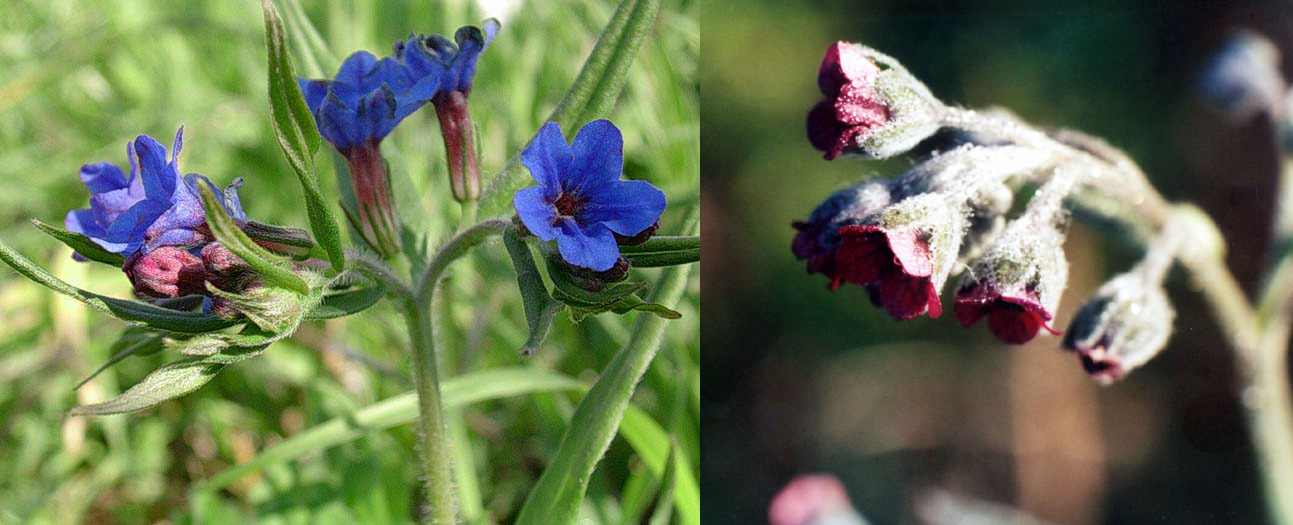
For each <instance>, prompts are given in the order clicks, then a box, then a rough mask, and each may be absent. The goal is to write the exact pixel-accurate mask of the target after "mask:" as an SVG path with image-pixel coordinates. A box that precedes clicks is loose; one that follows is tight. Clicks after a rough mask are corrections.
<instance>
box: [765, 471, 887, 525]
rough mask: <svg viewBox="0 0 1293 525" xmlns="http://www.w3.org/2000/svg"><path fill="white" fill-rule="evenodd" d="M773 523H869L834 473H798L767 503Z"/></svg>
mask: <svg viewBox="0 0 1293 525" xmlns="http://www.w3.org/2000/svg"><path fill="white" fill-rule="evenodd" d="M768 523H770V524H771V525H866V520H865V519H863V518H862V516H861V515H859V514H858V513H857V511H856V510H854V509H853V504H852V503H849V495H848V493H847V492H845V490H844V485H842V484H840V481H839V480H838V479H835V477H834V476H830V475H825V474H816V475H810V476H799V477H797V478H795V479H793V480H791V481H790V484H788V485H786V487H785V488H783V489H781V492H778V493H777V496H776V497H774V498H773V499H772V504H771V505H769V506H768Z"/></svg>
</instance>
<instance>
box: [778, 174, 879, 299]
mask: <svg viewBox="0 0 1293 525" xmlns="http://www.w3.org/2000/svg"><path fill="white" fill-rule="evenodd" d="M889 190H890V186H889V183H888V181H873V182H864V183H862V184H858V185H856V186H852V187H849V188H845V189H843V190H840V191H837V192H835V193H834V194H832V195H831V196H830V197H827V198H826V200H825V201H823V202H822V203H821V204H819V205H817V208H815V209H814V210H813V212H812V214H810V215H809V216H808V220H807V221H806V222H804V221H796V222H794V223H793V224H792V226H793V227H794V228H795V229H796V230H798V231H799V233H798V234H796V235H795V240H794V242H793V243H792V244H791V246H790V249H791V251H792V252H794V254H795V257H796V258H799V259H808V273H821V274H823V275H825V276H826V277H827V278H829V279H830V280H831V283H830V287H831V289H832V290H834V289H836V288H839V285H840V284H841V282H842V279H841V278H840V276H839V272H837V271H836V269H835V250H836V249H838V248H839V246H840V236H839V234H838V232H839V229H840V228H842V227H844V226H848V225H852V224H861V223H862V222H863V221H864V220H866V219H868V218H870V217H871V216H873V215H876V214H879V213H880V212H882V211H884V208H885V207H886V206H888V205H889V204H890V202H891V200H892V196H891V195H890V191H889Z"/></svg>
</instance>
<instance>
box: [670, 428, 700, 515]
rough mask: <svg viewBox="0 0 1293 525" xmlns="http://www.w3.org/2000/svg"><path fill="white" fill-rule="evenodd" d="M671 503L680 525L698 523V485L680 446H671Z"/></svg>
mask: <svg viewBox="0 0 1293 525" xmlns="http://www.w3.org/2000/svg"><path fill="white" fill-rule="evenodd" d="M671 466H672V468H673V505H674V507H676V508H677V509H678V518H679V519H680V522H681V523H682V525H700V486H699V485H697V483H696V473H695V472H692V470H691V462H690V461H688V460H687V454H686V453H685V452H683V450H682V447H679V446H676V444H675V446H674V447H673V464H672V465H671Z"/></svg>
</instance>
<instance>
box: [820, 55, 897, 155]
mask: <svg viewBox="0 0 1293 525" xmlns="http://www.w3.org/2000/svg"><path fill="white" fill-rule="evenodd" d="M879 74H880V68H879V66H877V65H876V63H875V62H874V61H872V60H871V59H870V58H867V56H866V55H864V54H862V51H861V50H860V49H859V48H858V47H857V46H855V45H853V44H850V43H848V42H836V43H834V44H832V45H831V47H829V48H827V49H826V56H825V57H824V58H822V65H821V68H820V69H819V70H818V72H817V86H818V87H819V88H820V89H821V90H822V94H823V95H826V99H825V100H822V101H821V102H818V103H817V105H816V106H814V107H813V109H812V111H809V112H808V140H809V142H812V144H813V147H814V148H817V149H819V150H821V151H823V152H825V155H823V156H824V157H825V158H826V160H832V159H834V158H835V157H836V156H838V155H839V154H840V153H841V152H843V151H844V150H845V149H848V148H849V147H852V146H854V145H856V144H857V143H859V142H860V140H861V139H862V138H865V137H866V136H867V135H869V134H870V133H871V132H872V130H874V129H876V128H877V127H879V126H881V125H883V124H884V123H885V122H888V121H889V108H888V107H887V106H886V105H885V104H884V103H882V102H881V101H880V99H879V97H878V96H877V95H876V91H875V81H876V77H877V76H879Z"/></svg>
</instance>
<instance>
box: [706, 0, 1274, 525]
mask: <svg viewBox="0 0 1293 525" xmlns="http://www.w3.org/2000/svg"><path fill="white" fill-rule="evenodd" d="M701 16H702V22H703V27H704V34H705V47H704V50H703V53H702V59H701V82H702V84H703V85H704V94H703V97H702V104H701V109H702V111H701V120H702V122H703V123H704V125H703V131H702V154H701V159H702V165H703V173H702V177H701V180H702V192H701V193H702V200H703V206H702V211H703V216H704V218H705V222H704V235H705V238H706V239H707V240H706V241H705V258H706V261H707V262H706V266H705V267H704V274H703V276H702V279H703V281H704V282H705V287H706V290H705V294H704V297H703V298H702V301H701V304H702V310H703V311H704V313H705V321H704V322H705V330H704V333H703V335H702V343H703V345H704V347H705V353H704V354H703V357H702V359H701V377H702V383H703V384H704V392H705V394H704V402H703V404H702V418H701V428H702V436H703V439H702V441H703V443H704V453H705V454H704V456H703V458H702V463H701V491H702V494H703V495H704V498H703V509H704V515H705V520H706V522H708V523H734V524H736V523H741V524H744V523H759V522H763V521H765V520H766V519H767V518H766V516H767V514H766V513H767V504H768V502H769V501H770V500H771V498H772V496H773V495H774V494H775V493H776V491H777V490H778V489H779V488H781V487H782V486H784V485H785V484H786V483H787V482H788V481H789V480H790V479H791V477H792V476H794V475H796V474H803V473H810V472H828V473H832V474H834V475H836V476H838V477H839V478H840V479H841V480H842V481H843V482H844V484H845V486H847V487H848V489H849V491H850V495H851V496H852V498H853V500H854V502H855V503H856V505H857V507H858V509H859V510H860V511H861V512H862V513H863V514H864V515H865V516H867V518H868V519H870V520H872V522H873V523H878V524H888V523H910V522H916V523H922V522H929V523H952V522H956V517H955V516H954V519H952V520H950V521H948V520H946V519H942V520H940V519H939V518H937V517H935V516H933V514H931V513H934V511H936V510H938V509H937V508H934V507H936V505H932V504H929V502H933V501H938V500H937V498H934V499H931V498H930V495H931V494H935V492H933V491H934V490H944V491H948V492H950V493H952V494H955V495H956V496H958V497H960V498H966V499H973V500H981V501H989V502H994V503H1000V504H1005V505H1008V506H1011V507H1016V508H1018V509H1020V510H1023V511H1024V512H1027V513H1028V514H1030V515H1032V516H1035V517H1037V518H1041V519H1044V520H1049V521H1052V522H1056V523H1077V524H1081V523H1127V524H1138V523H1149V522H1153V523H1260V522H1263V520H1264V511H1263V508H1262V502H1261V501H1260V490H1259V487H1258V485H1257V480H1256V478H1255V471H1254V467H1253V461H1254V460H1253V455H1252V451H1251V449H1250V447H1249V443H1248V438H1247V434H1246V430H1245V423H1244V420H1243V416H1242V412H1241V404H1240V403H1241V393H1240V392H1238V391H1237V389H1236V380H1235V377H1234V372H1235V371H1234V366H1233V362H1232V360H1231V358H1230V355H1229V351H1228V350H1227V348H1226V347H1225V345H1224V344H1223V343H1222V342H1221V341H1220V340H1219V337H1218V333H1217V329H1216V326H1215V324H1214V323H1213V322H1212V321H1211V320H1210V319H1209V318H1208V317H1207V316H1206V313H1205V309H1204V308H1203V307H1202V305H1201V303H1200V301H1199V299H1198V297H1197V296H1196V295H1194V294H1192V293H1190V291H1189V290H1188V286H1186V285H1185V284H1184V283H1183V282H1182V281H1183V280H1182V279H1180V276H1177V277H1176V278H1175V279H1173V280H1172V281H1171V283H1172V284H1171V289H1170V292H1171V295H1172V298H1173V300H1174V301H1175V303H1176V307H1177V311H1178V317H1177V322H1176V334H1175V336H1174V338H1173V340H1172V342H1171V344H1170V346H1169V347H1168V348H1167V349H1166V350H1165V351H1164V352H1163V353H1162V354H1161V355H1159V357H1157V358H1156V359H1154V360H1153V361H1152V362H1151V363H1149V364H1148V365H1147V366H1145V367H1144V368H1143V369H1141V370H1139V371H1136V372H1134V373H1132V374H1131V375H1130V376H1129V378H1128V379H1126V380H1125V381H1123V382H1122V383H1121V384H1118V385H1114V386H1112V387H1108V388H1099V387H1097V386H1096V385H1095V384H1094V383H1093V382H1091V381H1090V380H1089V379H1088V378H1087V377H1086V374H1085V373H1084V372H1083V371H1082V368H1081V366H1080V365H1079V363H1078V360H1077V358H1076V357H1075V356H1072V355H1069V354H1066V353H1064V352H1062V351H1060V350H1058V345H1059V338H1055V337H1040V338H1038V340H1036V341H1034V342H1033V343H1032V344H1029V345H1026V346H1023V347H1009V346H1006V345H1002V344H999V343H997V342H996V341H995V340H994V339H993V338H992V337H991V336H990V334H988V333H987V330H986V329H985V328H984V327H983V326H982V325H980V326H976V327H974V328H972V329H970V330H968V331H967V330H964V329H962V328H961V327H960V326H959V325H958V324H957V323H956V322H955V321H954V320H953V319H951V318H950V316H945V317H944V318H940V319H936V320H934V319H929V318H928V317H921V318H918V319H916V320H912V321H907V322H901V323H899V322H895V321H892V320H891V319H889V318H888V317H887V316H885V315H884V314H883V313H882V312H881V311H880V310H878V309H876V308H874V307H873V306H871V304H870V303H869V302H868V301H867V299H866V296H865V293H864V291H863V290H861V289H860V288H858V287H843V288H841V289H840V290H839V291H837V292H835V293H831V292H829V291H828V290H827V288H826V284H827V283H826V280H825V278H823V277H822V276H821V275H808V274H807V273H805V269H804V262H803V261H797V260H795V258H794V256H793V255H792V254H791V253H790V243H791V239H792V238H793V234H794V230H792V229H791V227H790V223H791V222H792V221H794V220H803V219H804V218H805V217H806V216H807V215H808V213H809V212H810V211H811V210H812V209H813V207H814V206H816V205H817V203H818V202H820V201H821V200H823V199H824V198H825V197H826V196H827V195H829V194H830V193H831V192H832V191H834V190H836V189H839V188H841V187H843V186H845V185H848V184H852V183H854V182H856V181H858V180H862V179H865V178H868V177H875V176H885V177H887V176H892V175H896V174H898V173H900V172H902V171H903V170H905V169H906V168H907V167H908V166H910V165H911V163H912V161H911V160H910V159H896V160H891V161H886V162H863V161H858V160H854V159H839V160H836V161H834V162H825V161H823V160H822V158H821V153H820V152H818V151H816V150H814V149H813V148H812V147H811V146H810V145H809V143H808V141H807V139H806V136H805V117H806V115H807V112H808V109H809V108H811V107H812V106H813V104H814V103H816V102H817V100H819V99H820V97H821V95H820V93H819V91H818V89H817V86H816V73H817V68H818V64H819V63H820V61H821V58H822V54H823V52H824V50H825V49H826V47H827V46H828V45H830V44H831V43H833V42H835V41H836V40H848V41H854V42H861V43H864V44H866V45H869V46H872V47H875V48H877V49H879V50H880V51H882V52H884V53H887V54H890V55H892V56H894V57H896V58H898V59H899V60H900V61H902V63H903V64H905V65H906V66H907V68H908V69H910V70H911V71H912V72H913V73H914V74H915V75H916V76H917V77H918V78H920V79H922V80H924V81H925V82H926V83H927V84H928V85H929V87H930V88H931V89H932V91H933V92H934V94H935V95H937V96H939V97H940V98H941V99H943V100H944V101H946V102H948V103H950V104H958V105H962V106H965V107H987V106H994V105H1000V106H1005V107H1008V108H1010V109H1012V110H1014V111H1015V112H1017V113H1018V114H1019V115H1020V116H1022V117H1023V118H1024V119H1025V120H1028V121H1031V122H1033V123H1036V124H1039V125H1047V126H1065V127H1072V128H1075V129H1079V130H1082V131H1085V132H1088V133H1091V134H1094V135H1096V136H1101V137H1104V138H1106V139H1108V140H1109V141H1110V142H1111V143H1113V144H1114V145H1116V146H1119V147H1121V148H1124V149H1125V150H1126V151H1127V152H1128V153H1130V154H1131V155H1132V157H1134V158H1135V159H1136V160H1137V161H1138V162H1140V163H1141V165H1142V166H1143V167H1144V168H1145V171H1146V172H1147V173H1148V174H1149V175H1150V177H1151V179H1152V180H1153V181H1154V183H1155V185H1157V186H1158V187H1159V188H1160V189H1161V190H1162V191H1163V192H1164V193H1165V194H1166V195H1167V196H1168V197H1169V198H1171V199H1179V200H1188V201H1192V202H1195V203H1198V204H1199V205H1200V206H1202V207H1203V208H1205V209H1206V210H1207V211H1208V212H1209V213H1211V214H1213V216H1214V217H1216V218H1217V220H1218V221H1219V223H1220V224H1221V226H1222V228H1223V230H1224V232H1225V233H1226V237H1227V239H1228V241H1229V243H1230V255H1229V257H1230V260H1229V262H1230V264H1231V266H1232V268H1233V269H1234V270H1235V272H1236V274H1237V275H1238V276H1239V277H1240V279H1241V280H1242V281H1243V283H1244V284H1245V286H1247V287H1248V289H1249V290H1251V289H1252V287H1253V286H1255V284H1256V280H1257V278H1258V275H1257V272H1258V271H1259V269H1260V268H1261V265H1262V262H1263V257H1264V254H1265V253H1266V246H1265V243H1266V239H1267V236H1268V232H1269V224H1270V220H1271V219H1270V218H1271V209H1272V206H1273V203H1272V201H1271V194H1272V188H1273V183H1274V177H1275V173H1276V171H1275V170H1276V165H1277V163H1276V152H1275V149H1274V147H1273V145H1272V140H1271V138H1270V136H1271V135H1270V133H1271V132H1270V129H1269V126H1268V125H1266V124H1264V123H1261V122H1249V123H1234V122H1226V121H1224V120H1223V119H1222V118H1221V116H1220V115H1218V114H1216V113H1214V112H1212V111H1210V110H1209V109H1208V108H1206V107H1205V106H1204V105H1203V104H1202V103H1201V102H1200V101H1199V100H1197V99H1196V98H1195V96H1194V95H1193V92H1192V83H1193V81H1194V78H1195V75H1196V73H1197V70H1198V69H1199V67H1200V66H1201V64H1202V62H1203V61H1204V60H1205V59H1206V58H1207V56H1208V55H1209V54H1210V53H1211V52H1212V51H1214V50H1215V49H1216V48H1217V46H1218V45H1219V44H1220V43H1221V41H1222V40H1223V39H1224V37H1225V36H1226V35H1227V34H1228V33H1229V32H1230V31H1231V30H1234V29H1238V28H1243V27H1248V28H1253V29H1255V30H1257V31H1259V32H1262V33H1264V34H1266V35H1267V36H1269V37H1271V38H1272V39H1274V40H1275V41H1276V42H1277V43H1278V44H1279V45H1280V47H1281V49H1282V50H1283V52H1284V54H1285V60H1284V64H1283V66H1284V71H1285V72H1286V74H1287V73H1290V72H1293V67H1291V66H1293V60H1290V55H1293V47H1291V46H1290V43H1293V10H1290V9H1289V4H1288V2H1284V1H1269V2H1257V3H1239V2H1227V1H1218V2H1200V1H1188V2H1161V1H1158V2H1140V1H1123V0H1096V1H1088V0H1047V1H1040V2H1033V1H1024V0H1013V1H1012V0H1007V1H990V0H984V1H972V2H953V1H929V0H922V1H901V0H870V1H866V2H848V1H838V0H837V1H828V0H820V1H773V0H754V1H741V2H737V1H723V0H706V1H705V2H704V6H703V8H702V13H701ZM1066 251H1067V254H1068V259H1069V261H1070V263H1071V265H1072V267H1073V269H1072V271H1071V276H1070V285H1069V288H1068V290H1067V291H1066V293H1065V296H1064V301H1063V303H1062V304H1061V307H1060V309H1059V313H1058V318H1059V319H1058V326H1061V327H1062V326H1065V325H1066V324H1067V322H1068V319H1069V318H1070V317H1071V316H1072V314H1073V312H1074V310H1075V309H1076V308H1077V306H1078V305H1080V304H1081V301H1082V300H1083V299H1084V298H1085V297H1086V296H1087V295H1089V294H1090V292H1091V291H1093V290H1094V288H1095V287H1096V286H1098V285H1099V284H1100V283H1101V282H1102V281H1103V280H1104V279H1105V278H1107V277H1108V276H1110V275H1112V274H1114V273H1118V272H1121V271H1124V270H1125V269H1126V268H1128V267H1129V266H1130V264H1131V263H1132V262H1133V261H1134V260H1135V257H1136V256H1137V254H1136V253H1134V252H1133V251H1131V250H1130V249H1129V248H1127V247H1126V246H1125V245H1122V244H1119V243H1117V242H1114V241H1113V240H1111V239H1107V238H1103V237H1102V236H1101V235H1099V234H1098V233H1097V232H1094V231H1092V230H1091V229H1088V228H1085V227H1083V226H1081V225H1074V226H1073V227H1072V228H1071V232H1070V235H1069V239H1068V242H1067V244H1066ZM950 293H951V289H950V286H949V288H948V289H947V290H945V291H944V299H945V300H946V299H947V297H946V296H947V295H948V294H950ZM944 304H948V303H947V302H946V301H945V303H944ZM961 510H965V509H963V508H962V509H961ZM960 518H964V516H960Z"/></svg>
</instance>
